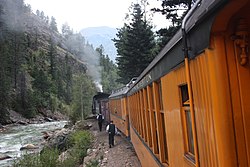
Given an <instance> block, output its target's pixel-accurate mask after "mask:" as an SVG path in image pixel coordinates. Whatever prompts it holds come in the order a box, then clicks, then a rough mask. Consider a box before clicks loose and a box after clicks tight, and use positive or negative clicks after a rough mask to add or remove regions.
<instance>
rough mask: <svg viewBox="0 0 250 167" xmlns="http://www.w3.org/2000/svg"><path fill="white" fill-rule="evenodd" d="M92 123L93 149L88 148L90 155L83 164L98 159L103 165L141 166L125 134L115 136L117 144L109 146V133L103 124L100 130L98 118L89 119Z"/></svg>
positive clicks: (117, 166) (106, 166)
mask: <svg viewBox="0 0 250 167" xmlns="http://www.w3.org/2000/svg"><path fill="white" fill-rule="evenodd" d="M88 122H90V123H91V124H92V127H91V128H90V132H91V133H92V134H93V135H94V138H95V139H94V143H93V147H92V149H89V150H88V156H87V157H85V158H84V163H83V166H86V164H87V163H90V161H92V163H93V161H98V162H99V165H100V166H101V167H141V164H140V161H139V160H138V157H137V155H136V153H135V150H134V148H133V145H132V144H131V143H130V142H129V141H128V139H127V138H126V137H125V136H124V135H116V136H115V146H114V147H112V148H109V145H108V133H107V132H106V131H105V128H106V126H105V125H104V126H103V129H102V131H101V132H100V131H99V128H98V123H97V121H96V120H93V119H92V120H88Z"/></svg>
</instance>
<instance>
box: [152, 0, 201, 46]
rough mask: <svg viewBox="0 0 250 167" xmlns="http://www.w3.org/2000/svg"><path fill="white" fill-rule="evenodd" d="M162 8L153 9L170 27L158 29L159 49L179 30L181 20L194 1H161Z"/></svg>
mask: <svg viewBox="0 0 250 167" xmlns="http://www.w3.org/2000/svg"><path fill="white" fill-rule="evenodd" d="M161 1H162V4H161V7H162V8H153V9H152V10H153V11H155V12H160V13H161V14H162V15H164V16H165V17H166V19H167V20H168V21H170V22H171V25H170V26H169V27H166V28H162V29H160V30H159V31H158V32H157V34H158V35H159V37H160V44H159V45H160V48H162V47H164V46H165V45H166V44H167V42H168V41H169V40H170V39H171V38H172V37H173V36H174V35H175V33H176V32H177V31H178V30H179V29H180V26H181V22H182V19H183V18H184V16H185V15H186V13H187V12H188V11H189V10H190V9H191V6H192V4H193V3H194V2H195V1H196V0H161Z"/></svg>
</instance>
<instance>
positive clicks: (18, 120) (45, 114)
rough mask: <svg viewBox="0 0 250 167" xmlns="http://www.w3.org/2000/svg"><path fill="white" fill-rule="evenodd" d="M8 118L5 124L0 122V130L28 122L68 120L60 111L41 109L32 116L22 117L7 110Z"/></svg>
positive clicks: (39, 122)
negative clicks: (28, 117)
mask: <svg viewBox="0 0 250 167" xmlns="http://www.w3.org/2000/svg"><path fill="white" fill-rule="evenodd" d="M8 112H9V113H8V119H6V122H5V124H4V125H3V124H1V123H0V132H2V131H4V130H6V127H8V126H12V125H28V124H41V123H45V122H52V121H61V120H68V117H67V116H65V115H63V114H61V113H60V112H54V113H53V112H51V111H50V110H41V111H39V113H38V114H37V115H36V116H35V117H34V118H30V119H27V118H24V117H23V116H22V115H21V114H19V113H17V112H15V111H13V110H9V111H8Z"/></svg>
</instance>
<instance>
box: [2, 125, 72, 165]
mask: <svg viewBox="0 0 250 167" xmlns="http://www.w3.org/2000/svg"><path fill="white" fill-rule="evenodd" d="M66 124H67V122H66V121H60V122H46V123H43V124H29V125H19V126H13V127H8V128H7V130H6V131H4V132H0V154H5V155H8V156H10V157H12V158H10V159H7V160H2V161H0V166H1V167H9V166H11V164H12V163H13V160H14V159H15V158H16V157H20V156H21V155H22V153H23V152H25V151H20V148H21V147H22V146H24V145H25V144H34V145H36V146H39V149H41V148H42V145H41V143H42V142H43V140H44V139H43V134H42V132H43V131H47V132H48V131H51V130H55V129H61V128H63V127H64V125H66Z"/></svg>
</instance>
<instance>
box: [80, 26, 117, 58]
mask: <svg viewBox="0 0 250 167" xmlns="http://www.w3.org/2000/svg"><path fill="white" fill-rule="evenodd" d="M80 32H81V34H82V35H83V36H84V37H85V39H86V40H87V41H88V42H89V43H91V44H92V45H93V46H94V47H95V48H97V47H99V46H100V45H102V46H103V47H104V52H105V54H107V55H108V56H109V58H110V59H111V60H112V61H114V62H115V58H116V54H117V52H116V48H115V45H114V42H113V41H112V39H114V38H116V33H117V30H116V29H115V28H110V27H105V26H103V27H89V28H84V29H82V30H81V31H80Z"/></svg>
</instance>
